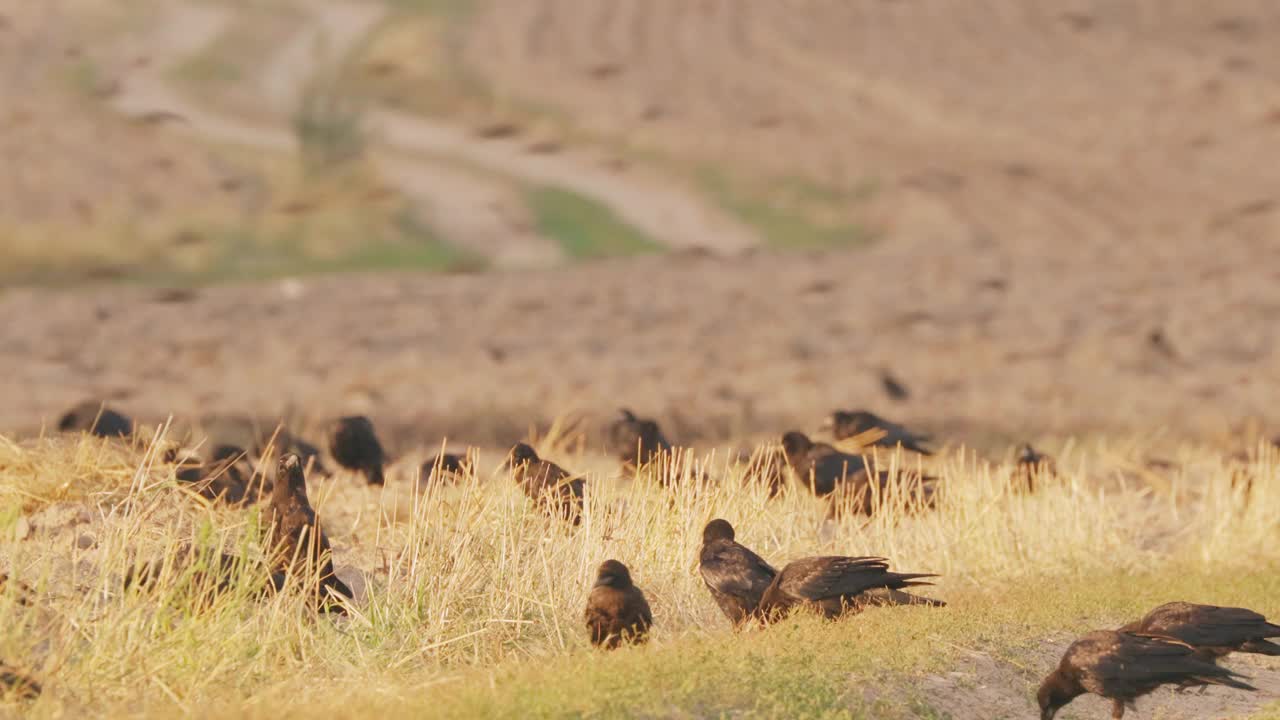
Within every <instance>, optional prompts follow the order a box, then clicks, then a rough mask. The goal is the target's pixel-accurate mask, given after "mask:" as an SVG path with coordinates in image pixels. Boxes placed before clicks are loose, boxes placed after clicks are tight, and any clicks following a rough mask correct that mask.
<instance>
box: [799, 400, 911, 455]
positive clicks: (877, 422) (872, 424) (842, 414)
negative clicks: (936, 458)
mask: <svg viewBox="0 0 1280 720" xmlns="http://www.w3.org/2000/svg"><path fill="white" fill-rule="evenodd" d="M824 427H829V428H831V435H832V437H834V438H835V439H836V440H845V439H847V438H851V437H854V436H856V435H861V434H863V433H865V432H870V431H872V430H880V431H882V432H883V433H884V435H883V437H881V438H880V439H878V440H875V441H873V442H872V443H871V444H872V445H877V446H879V447H887V448H891V447H894V446H896V445H901V446H902V447H904V448H906V449H907V450H910V451H912V452H918V453H920V454H921V455H932V454H933V452H932V451H931V450H928V449H927V448H925V447H924V446H922V445H921V444H920V443H922V442H928V441H929V439H930V438H929V436H928V435H924V434H921V433H916V432H912V431H910V430H908V429H906V428H905V427H903V426H901V425H899V424H897V423H893V422H889V421H888V420H885V419H884V418H882V417H880V416H879V415H876V414H875V413H873V412H868V411H866V410H837V411H835V412H834V413H832V414H831V417H829V418H827V420H826V422H825V423H824Z"/></svg>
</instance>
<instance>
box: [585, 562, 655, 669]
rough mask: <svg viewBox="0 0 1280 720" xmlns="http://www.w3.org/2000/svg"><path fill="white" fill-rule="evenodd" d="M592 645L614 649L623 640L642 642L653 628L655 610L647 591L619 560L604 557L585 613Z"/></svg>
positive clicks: (588, 598)
mask: <svg viewBox="0 0 1280 720" xmlns="http://www.w3.org/2000/svg"><path fill="white" fill-rule="evenodd" d="M583 618H584V619H585V620H586V623H587V630H589V631H590V632H591V644H592V645H595V646H596V647H604V648H605V649H606V650H613V649H614V648H616V647H618V646H619V645H621V644H622V643H624V642H626V643H643V642H645V641H647V640H648V639H649V628H651V627H653V612H652V611H650V610H649V601H648V600H646V599H645V597H644V592H642V591H641V590H640V588H638V587H636V586H635V584H634V583H632V582H631V571H629V570H627V566H626V565H623V564H622V563H620V562H618V561H617V560H605V561H604V562H603V563H601V565H600V568H599V570H597V571H596V582H595V585H593V586H592V587H591V594H590V595H588V596H587V611H586V612H585V613H583Z"/></svg>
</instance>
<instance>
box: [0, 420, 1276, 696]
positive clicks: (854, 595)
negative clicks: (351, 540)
mask: <svg viewBox="0 0 1280 720" xmlns="http://www.w3.org/2000/svg"><path fill="white" fill-rule="evenodd" d="M58 427H59V429H60V430H62V431H68V432H75V431H81V432H88V433H90V434H94V435H99V436H104V437H117V436H118V437H128V436H130V435H131V434H132V433H133V432H134V424H133V422H132V420H130V419H129V418H128V417H127V416H125V415H123V414H121V413H120V412H118V411H115V410H112V409H110V408H107V407H105V406H103V405H102V404H101V403H95V402H86V403H82V404H80V405H78V406H76V407H75V408H72V409H71V410H70V411H68V412H67V413H66V414H65V415H64V416H63V417H62V418H61V420H60V422H59V424H58ZM824 428H825V429H827V430H829V431H830V433H831V435H832V438H833V442H836V443H840V442H842V441H847V440H850V439H853V440H857V441H860V442H859V444H860V445H861V446H863V447H866V446H879V447H891V448H901V449H903V450H907V451H910V452H915V453H919V454H922V455H929V454H931V453H932V451H931V450H930V449H929V448H928V447H927V444H928V443H929V442H930V440H931V438H930V437H929V436H928V435H924V434H921V433H917V432H914V431H911V430H909V429H907V428H906V427H903V426H902V425H898V424H896V423H893V422H891V421H889V420H886V419H884V418H881V417H879V416H877V415H875V414H873V413H871V412H867V411H864V410H855V411H845V410H838V411H836V412H834V413H832V414H831V416H830V417H829V418H828V419H827V421H826V423H825V424H824ZM609 439H610V441H611V442H612V444H613V445H614V446H615V447H616V448H619V449H620V451H619V459H620V460H621V461H622V463H623V465H624V466H625V467H627V468H629V469H634V470H638V469H641V468H644V467H646V466H649V465H651V464H653V463H657V462H661V461H663V459H664V458H665V457H669V456H670V455H671V453H672V452H673V445H672V444H671V443H670V442H669V441H668V440H667V438H666V437H665V436H664V435H663V433H662V431H661V429H660V428H659V426H658V423H657V422H655V421H654V420H651V419H646V418H641V417H637V416H636V415H635V414H634V413H632V412H631V411H630V410H626V409H624V410H622V411H621V413H620V416H619V417H618V419H617V420H616V421H615V422H614V423H612V424H611V426H610V427H609ZM1278 440H1280V438H1278ZM328 446H329V454H330V456H331V457H332V458H333V460H334V461H335V462H336V463H338V465H340V466H342V467H343V468H345V469H347V470H350V471H352V472H355V473H358V474H360V475H361V476H362V477H363V478H364V479H365V481H366V482H368V483H369V484H371V485H382V484H383V483H384V482H385V474H384V465H385V463H386V453H385V451H384V450H383V447H382V444H381V442H380V441H379V440H378V437H377V434H376V432H375V429H374V425H373V423H372V422H371V421H370V420H369V419H368V418H366V417H363V416H350V417H343V418H340V419H338V420H337V421H335V422H334V423H333V424H332V425H331V427H330V429H329V432H328ZM271 449H274V450H275V451H277V452H278V453H279V459H278V461H277V463H276V465H275V468H274V471H275V472H274V476H272V475H271V474H270V473H261V472H255V471H254V468H253V465H252V463H251V462H250V460H249V458H250V457H251V455H252V454H256V455H257V456H258V457H265V456H267V455H268V454H269V452H270V450H271ZM252 454H251V453H250V451H249V450H247V449H245V448H242V447H238V446H234V445H214V446H213V447H212V448H211V450H210V451H209V452H208V458H207V460H205V461H203V462H199V463H190V462H179V463H178V467H177V468H176V470H175V477H176V479H177V480H178V481H179V482H182V483H186V484H189V485H190V486H191V487H192V488H193V489H194V490H195V491H196V492H198V493H199V494H201V495H203V496H205V497H207V498H211V499H216V500H219V501H221V502H225V503H228V504H232V505H239V504H242V503H247V502H258V501H265V503H266V513H265V518H266V521H267V524H268V527H269V536H268V547H270V548H271V551H270V553H269V557H268V562H267V566H268V569H269V572H268V573H267V574H266V576H265V577H264V578H263V580H262V583H261V586H260V587H257V588H256V592H258V593H260V594H263V595H265V594H266V593H269V592H273V591H274V592H279V591H281V590H284V589H285V588H286V587H290V586H293V587H296V588H299V589H300V591H301V592H303V593H305V596H306V597H308V598H309V599H310V601H311V604H312V607H313V608H314V609H315V610H317V611H321V612H335V613H345V612H346V611H347V610H346V607H347V603H349V602H351V601H352V599H353V594H352V591H351V589H350V588H348V587H347V585H346V584H345V583H343V581H342V580H341V579H339V578H338V576H337V575H336V573H335V572H334V567H333V560H332V556H331V552H330V548H329V541H328V538H327V537H326V535H325V532H324V529H323V524H322V522H321V520H320V518H319V517H318V516H317V515H316V512H315V510H314V509H313V508H312V507H311V504H310V502H309V500H308V497H307V486H306V473H307V472H308V470H310V471H311V472H320V473H323V474H327V473H328V471H327V469H325V467H324V465H323V461H322V458H321V452H320V450H319V449H318V448H317V447H316V446H314V445H311V444H310V443H308V442H306V441H305V440H303V439H302V438H299V437H296V436H294V435H292V434H290V433H288V432H287V431H285V430H283V429H282V428H277V429H276V431H275V432H274V433H273V434H272V435H271V436H270V437H269V438H264V439H263V440H262V441H261V442H258V443H256V447H254V448H253V453H252ZM475 458H476V456H475V454H474V451H472V450H469V451H468V452H467V453H466V454H465V455H458V454H445V453H442V454H440V455H437V456H436V457H433V458H432V459H430V460H428V461H427V462H426V463H424V464H423V466H422V473H423V475H424V477H425V476H427V475H428V474H429V473H433V474H453V475H459V476H465V475H466V474H467V473H469V472H474V468H475V464H476V462H475ZM167 459H170V460H176V455H174V454H171V455H170V456H169V457H168V458H167ZM505 466H506V467H507V468H508V469H509V471H510V474H511V477H512V478H513V480H514V481H515V483H516V484H517V486H518V487H519V488H520V489H521V490H522V491H523V492H524V493H525V495H527V496H528V498H529V499H530V501H531V502H533V503H534V504H535V505H536V506H537V507H538V508H539V509H540V510H541V511H542V512H544V513H546V514H547V515H548V516H549V517H551V518H555V519H558V520H560V521H563V522H565V523H567V524H569V525H570V526H577V525H579V524H581V522H582V514H583V506H584V502H583V500H584V489H585V481H584V479H583V478H582V477H581V476H579V475H575V474H573V473H571V472H569V471H567V470H566V469H564V468H562V467H560V466H559V465H557V464H555V463H553V462H550V461H548V460H545V459H542V458H540V457H539V456H538V453H537V451H536V450H535V449H534V448H533V447H531V446H530V445H528V444H526V443H518V444H517V445H515V446H514V447H513V448H512V449H511V451H510V452H509V453H508V455H507V458H506V463H505ZM784 467H785V468H786V469H788V470H789V471H790V472H791V473H792V475H793V477H794V478H795V481H796V482H797V484H799V485H800V486H802V487H805V488H807V489H808V490H809V491H811V492H812V493H813V494H814V495H815V496H817V497H820V498H826V499H828V500H829V502H830V503H831V505H830V507H831V508H832V510H833V512H836V511H848V512H853V513H859V514H871V513H873V512H876V510H877V508H879V507H881V506H882V505H883V503H885V502H898V503H906V504H907V505H908V506H909V507H910V508H913V509H917V510H921V511H924V510H927V509H928V508H930V507H932V506H933V504H934V498H935V497H936V492H937V490H938V488H939V479H938V478H936V477H931V476H928V475H924V474H921V473H916V472H909V471H907V472H902V471H900V472H898V473H896V477H895V476H892V475H891V473H889V472H887V471H883V470H878V469H876V468H874V467H873V466H871V465H869V464H868V461H867V459H866V457H865V456H864V455H863V454H860V453H859V454H854V453H850V452H845V451H843V450H841V449H838V448H837V447H836V446H834V445H832V444H828V443H824V442H818V441H815V440H813V439H811V438H810V437H808V436H807V435H805V434H804V433H801V432H798V431H790V432H786V433H784V434H783V435H782V436H781V442H780V444H779V446H774V447H771V448H767V449H766V451H765V452H760V453H756V454H754V455H753V456H752V457H751V459H750V463H749V465H748V467H747V475H748V477H756V478H758V479H759V480H760V481H762V482H763V483H764V484H765V485H766V486H767V487H768V488H769V492H770V496H771V497H772V496H773V495H774V494H776V493H777V492H778V491H779V490H780V488H781V485H782V483H783V482H784V479H783V476H782V472H783V468H784ZM1016 468H1017V475H1016V476H1015V482H1016V483H1017V484H1019V485H1023V486H1024V487H1025V489H1026V490H1027V491H1034V490H1035V487H1036V482H1037V480H1038V479H1044V478H1048V477H1052V476H1053V474H1054V472H1055V470H1054V464H1053V460H1052V459H1051V458H1049V457H1048V456H1047V455H1044V454H1042V453H1040V452H1038V451H1036V450H1035V449H1034V448H1032V447H1031V446H1030V445H1023V446H1022V447H1021V448H1020V449H1019V452H1018V455H1017V459H1016ZM197 552H198V551H197V550H196V549H194V548H192V547H190V546H184V547H183V548H182V549H180V550H179V551H178V552H177V553H176V556H175V557H170V558H166V559H164V560H159V561H153V562H151V563H146V564H142V565H139V566H136V567H135V568H133V570H132V571H131V572H130V573H128V575H127V576H126V578H125V585H126V586H147V585H149V584H151V583H153V582H155V581H156V579H157V578H159V577H161V576H162V574H163V572H164V567H165V566H166V565H168V566H173V565H182V564H187V565H193V564H195V562H196V560H197V558H196V555H197ZM203 560H204V562H201V563H200V567H201V568H203V570H202V572H203V573H205V574H206V575H207V578H206V579H207V581H208V583H209V586H211V587H214V588H217V589H221V590H226V589H228V588H229V585H230V583H231V580H232V579H233V578H235V577H237V573H238V572H240V571H241V569H242V568H243V567H244V564H245V560H244V559H242V558H239V557H237V556H234V555H230V554H226V553H221V554H218V555H217V556H215V557H213V558H204V559H203ZM698 571H699V573H700V575H701V577H702V580H703V582H704V584H705V585H706V588H707V590H708V592H709V594H710V596H711V598H712V600H713V601H714V602H715V604H716V605H717V606H718V607H719V608H720V610H721V611H722V612H723V614H724V616H725V617H726V618H727V619H728V620H729V622H730V624H731V625H732V627H733V629H734V631H735V632H736V631H740V630H742V629H744V628H747V627H749V626H756V627H760V628H764V627H767V626H769V625H771V624H774V623H776V622H779V621H782V620H784V619H786V618H787V617H789V616H790V615H791V614H793V613H795V612H811V613H816V614H817V615H819V616H821V617H823V618H826V619H829V620H837V619H839V618H843V617H847V616H852V615H856V614H858V613H859V612H861V611H862V610H863V609H865V608H868V607H873V606H880V607H887V606H917V607H928V608H944V607H946V603H945V602H943V601H941V600H936V599H933V598H928V597H924V596H921V595H917V594H914V593H913V592H908V590H913V589H914V588H917V587H921V586H928V585H930V584H931V582H930V581H931V579H932V578H935V577H936V575H934V574H932V573H928V572H896V571H893V570H891V569H890V567H889V562H888V560H887V559H885V558H883V557H846V556H820V557H804V558H798V559H795V560H792V561H790V562H788V563H786V564H785V565H783V566H782V568H781V570H778V569H776V568H775V567H774V566H773V565H771V564H770V563H769V562H768V561H766V560H765V559H764V558H762V557H761V556H760V555H758V554H756V553H755V552H754V551H752V550H751V549H750V548H748V547H747V546H745V545H743V544H741V543H739V542H738V540H737V533H736V531H735V529H734V527H733V525H732V524H731V523H730V522H729V521H727V520H725V519H721V518H716V519H713V520H711V521H710V522H708V523H707V524H706V526H705V528H704V529H703V533H702V545H701V548H700V550H699V553H698ZM7 581H8V578H7V576H4V575H0V588H3V587H4V585H5V584H6V582H7ZM20 590H21V591H22V592H20V594H19V601H20V602H26V600H25V599H24V598H25V597H26V594H28V593H29V588H26V587H25V586H23V587H22V588H20ZM583 620H584V624H585V626H586V629H587V632H588V635H589V638H590V641H591V643H592V644H593V645H594V646H596V647H599V648H603V649H615V648H618V647H621V646H624V645H632V644H639V643H644V642H646V641H647V639H648V637H649V633H650V630H651V628H652V627H653V625H654V616H653V612H652V610H651V609H650V606H649V603H648V601H647V599H646V597H645V594H644V591H643V590H642V589H641V588H640V587H639V586H638V585H637V584H636V583H635V580H634V579H633V577H632V573H631V569H630V568H628V567H627V566H626V565H624V564H623V563H621V562H619V561H618V560H615V559H608V560H605V561H604V562H602V563H601V564H600V566H599V568H598V569H597V571H596V577H595V581H594V583H593V585H592V587H591V589H590V592H589V594H588V598H587V607H586V610H585V612H584V614H583ZM1276 637H1280V625H1275V624H1272V623H1270V622H1268V621H1267V619H1266V618H1265V617H1264V616H1263V615H1261V614H1259V613H1257V612H1254V611H1252V610H1248V609H1245V608H1234V607H1217V606H1211V605H1197V604H1192V603H1186V602H1171V603H1167V604H1165V605H1161V606H1160V607H1157V608H1155V609H1153V610H1152V611H1151V612H1149V613H1148V614H1147V615H1145V616H1144V617H1142V618H1140V619H1138V620H1136V621H1134V622H1131V623H1129V624H1127V625H1124V626H1123V627H1120V628H1118V629H1114V630H1109V629H1102V630H1096V631H1094V632H1090V633H1088V634H1086V635H1084V636H1082V637H1080V638H1079V639H1077V640H1076V641H1075V642H1073V643H1072V644H1071V645H1070V646H1069V647H1068V648H1067V650H1066V652H1065V653H1064V654H1063V655H1062V658H1061V661H1060V662H1059V664H1058V666H1057V667H1056V668H1055V669H1054V670H1053V671H1052V672H1050V673H1049V674H1048V676H1046V677H1045V678H1044V680H1043V682H1042V683H1041V685H1040V687H1039V689H1038V691H1037V693H1036V699H1037V702H1038V704H1039V707H1040V716H1041V720H1051V719H1052V718H1054V717H1055V715H1056V713H1057V712H1058V711H1059V710H1060V709H1061V708H1062V707H1064V706H1065V705H1067V704H1068V703H1070V702H1071V701H1072V700H1073V699H1075V698H1076V697H1078V696H1080V695H1083V694H1086V693H1093V694H1095V695H1099V696H1101V697H1103V698H1106V699H1108V700H1110V701H1111V702H1112V717H1113V718H1121V717H1123V715H1124V713H1125V709H1126V708H1131V707H1133V704H1134V701H1135V700H1136V699H1137V698H1139V697H1141V696H1143V695H1146V694H1148V693H1150V692H1152V691H1153V690H1155V689H1156V688H1158V687H1160V686H1163V685H1172V686H1175V688H1176V690H1177V691H1178V692H1183V691H1186V690H1188V689H1190V688H1199V689H1200V690H1201V691H1203V689H1204V688H1206V687H1207V686H1209V685H1220V686H1224V687H1229V688H1234V689H1237V690H1246V691H1252V690H1256V688H1255V687H1254V686H1252V685H1250V684H1249V683H1248V682H1246V680H1247V679H1248V678H1245V677H1243V676H1241V675H1239V674H1238V673H1236V672H1234V671H1232V670H1229V669H1227V668H1224V667H1222V666H1220V665H1219V664H1218V661H1219V660H1220V659H1221V658H1223V657H1225V656H1227V655H1229V654H1230V653H1233V652H1243V653H1255V654H1261V655H1269V656H1280V645H1278V644H1276V643H1274V642H1271V640H1270V638H1276ZM0 686H3V687H6V688H9V691H10V692H11V693H13V694H16V695H17V696H19V697H34V696H35V695H38V694H39V693H40V691H41V685H40V683H38V682H36V681H35V680H33V679H31V678H30V677H28V676H27V675H25V674H24V673H22V672H21V671H19V670H18V669H16V668H13V667H10V666H8V665H5V664H3V663H0Z"/></svg>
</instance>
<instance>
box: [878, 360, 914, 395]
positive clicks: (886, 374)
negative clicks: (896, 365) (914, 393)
mask: <svg viewBox="0 0 1280 720" xmlns="http://www.w3.org/2000/svg"><path fill="white" fill-rule="evenodd" d="M880 386H881V387H883V388H884V391H885V393H886V394H888V396H889V398H890V399H892V400H896V401H898V402H905V401H906V400H907V398H909V397H911V391H910V390H907V386H906V384H905V383H903V382H902V381H901V380H899V379H898V378H896V377H894V375H893V373H892V372H890V371H889V369H888V368H881V370H880Z"/></svg>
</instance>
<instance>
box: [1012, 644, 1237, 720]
mask: <svg viewBox="0 0 1280 720" xmlns="http://www.w3.org/2000/svg"><path fill="white" fill-rule="evenodd" d="M1239 677H1242V676H1240V675H1238V674H1236V673H1234V672H1232V671H1230V670H1228V669H1226V668H1223V667H1218V666H1217V665H1215V664H1213V663H1212V662H1208V661H1205V660H1202V659H1200V658H1199V657H1198V656H1197V655H1196V651H1195V649H1194V648H1192V647H1191V646H1190V645H1186V644H1185V643H1181V642H1178V641H1177V640H1174V639H1172V638H1164V637H1154V636H1147V635H1135V634H1132V633H1127V632H1116V631H1113V630H1096V631H1094V632H1091V633H1089V634H1087V635H1085V636H1084V637H1081V638H1080V639H1079V640H1076V641H1075V642H1074V643H1072V644H1071V646H1070V647H1068V648H1067V651H1066V653H1064V654H1063V656H1062V661H1061V662H1060V663H1059V664H1058V667H1057V668H1056V669H1055V670H1054V671H1053V672H1051V673H1049V675H1048V676H1046V677H1045V679H1044V682H1042V683H1041V684H1040V689H1039V691H1037V692H1036V701H1037V702H1039V704H1040V720H1053V717H1054V715H1056V714H1057V713H1058V710H1060V709H1061V708H1062V707H1063V706H1065V705H1066V704H1067V703H1070V702H1071V701H1072V700H1074V699H1075V698H1076V697H1077V696H1080V695H1083V694H1085V693H1093V694H1094V695H1100V696H1102V697H1104V698H1106V699H1108V700H1110V701H1111V703H1112V704H1111V717H1112V718H1114V719H1115V720H1119V719H1120V718H1123V717H1124V710H1125V706H1126V705H1127V706H1129V707H1133V704H1134V701H1135V700H1137V699H1138V698H1139V697H1142V696H1143V695H1146V694H1147V693H1150V692H1151V691H1153V690H1155V689H1156V688H1158V687H1160V686H1161V685H1181V686H1187V685H1226V686H1228V687H1233V688H1238V689H1240V690H1255V689H1256V688H1254V687H1253V686H1252V685H1249V684H1247V683H1244V682H1241V681H1240V680H1237V679H1236V678H1239Z"/></svg>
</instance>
